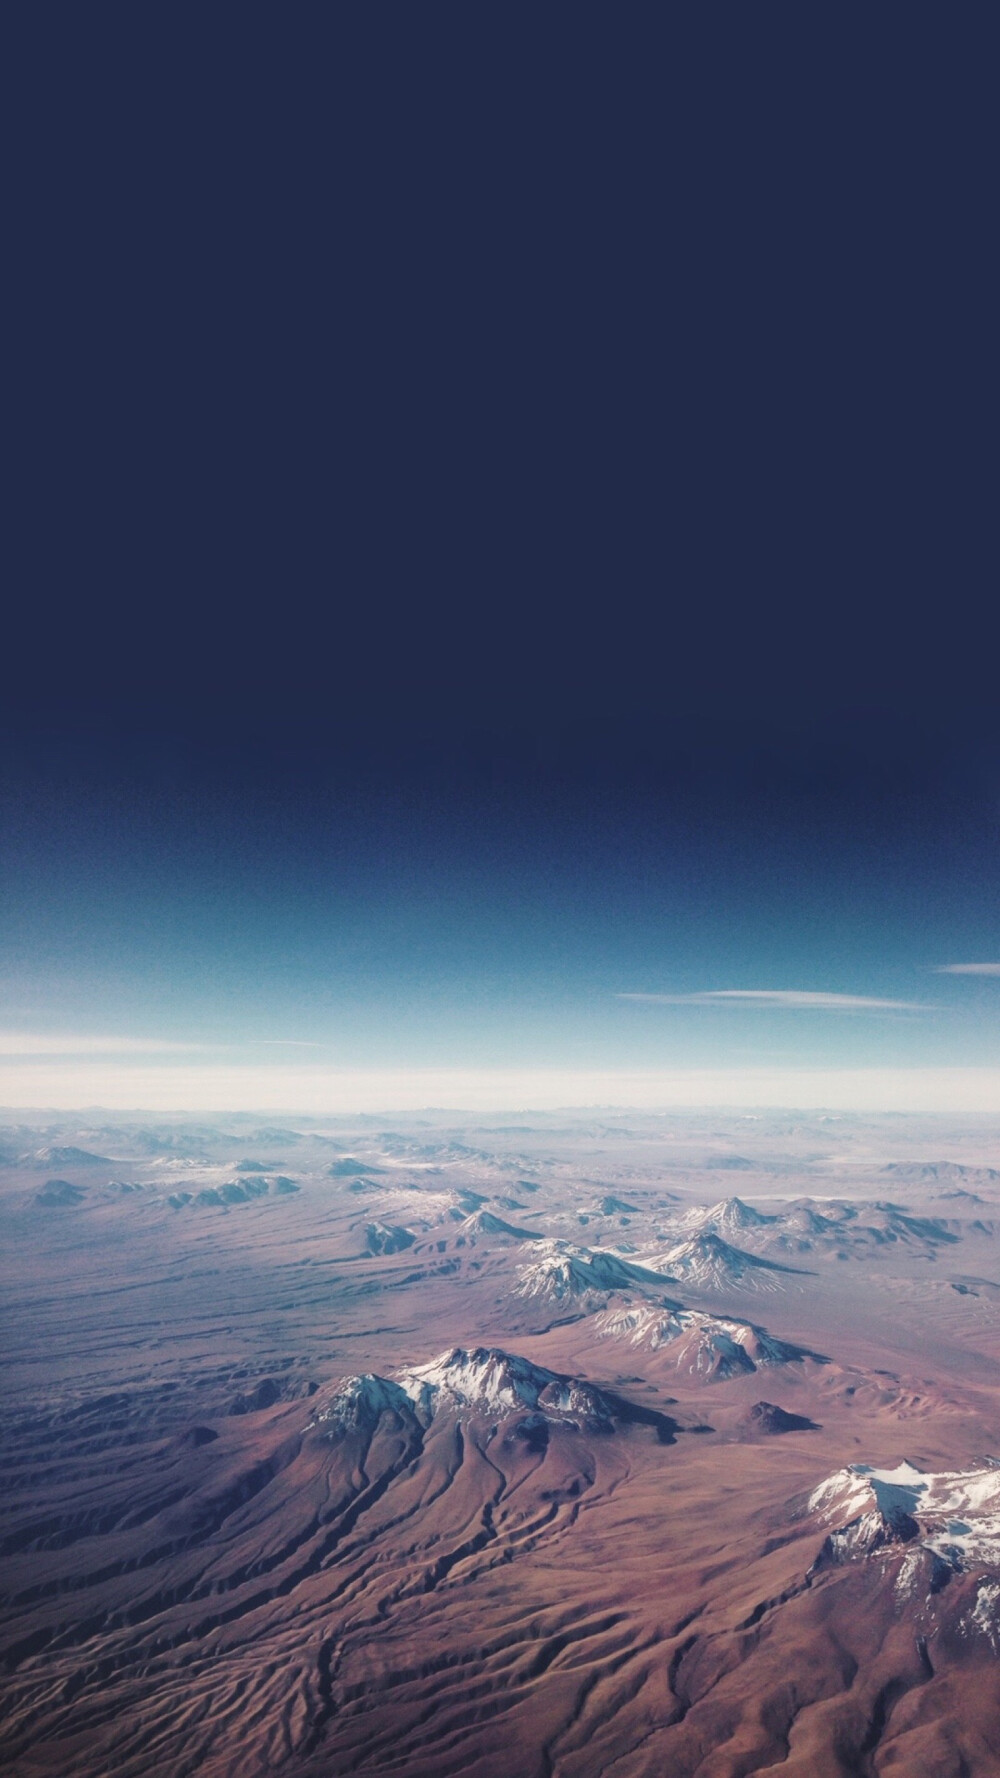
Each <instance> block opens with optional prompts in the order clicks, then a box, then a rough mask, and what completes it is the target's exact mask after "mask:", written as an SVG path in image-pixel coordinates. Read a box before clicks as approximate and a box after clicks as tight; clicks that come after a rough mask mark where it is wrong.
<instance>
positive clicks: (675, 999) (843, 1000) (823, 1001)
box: [616, 988, 940, 1013]
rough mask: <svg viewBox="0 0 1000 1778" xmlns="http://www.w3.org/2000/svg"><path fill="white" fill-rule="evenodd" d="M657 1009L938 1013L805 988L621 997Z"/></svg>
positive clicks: (914, 1004) (919, 1005)
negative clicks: (745, 1008)
mask: <svg viewBox="0 0 1000 1778" xmlns="http://www.w3.org/2000/svg"><path fill="white" fill-rule="evenodd" d="M616 998H617V999H618V1000H642V1001H648V1002H652V1003H653V1004H654V1005H658V1006H764V1007H782V1008H786V1009H787V1010H788V1011H790V1012H859V1013H865V1012H874V1013H880V1012H938V1011H939V1010H940V1008H938V1007H936V1006H929V1005H926V1004H924V1003H923V1002H922V1001H918V1000H880V999H876V998H875V997H874V996H872V995H869V994H821V993H811V992H809V991H807V990H805V989H802V988H714V989H711V990H707V991H705V992H704V993H699V994H639V993H632V994H618V995H617V996H616Z"/></svg>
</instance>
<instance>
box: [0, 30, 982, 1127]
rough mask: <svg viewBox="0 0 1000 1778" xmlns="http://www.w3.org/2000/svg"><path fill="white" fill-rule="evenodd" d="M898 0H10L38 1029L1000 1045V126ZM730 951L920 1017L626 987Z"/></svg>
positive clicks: (321, 1042) (743, 1055)
mask: <svg viewBox="0 0 1000 1778" xmlns="http://www.w3.org/2000/svg"><path fill="white" fill-rule="evenodd" d="M894 18H895V15H892V16H890V14H888V13H882V14H879V15H878V17H877V18H875V19H874V20H872V19H868V20H866V21H865V23H864V29H863V31H862V28H861V24H860V21H859V20H852V19H838V20H832V19H829V20H826V21H825V22H824V21H818V22H817V21H815V20H814V21H812V22H804V21H803V20H802V18H801V16H800V15H799V14H798V13H795V14H793V13H792V12H791V11H787V12H786V11H781V10H779V11H778V12H776V13H772V14H769V15H767V16H760V15H758V16H756V17H752V16H750V15H748V14H746V13H745V12H743V11H741V10H738V9H736V8H733V9H732V10H731V11H728V12H726V11H724V12H723V13H721V14H715V15H713V17H712V19H711V20H703V21H699V20H696V19H695V18H694V17H693V16H692V17H689V18H682V17H680V16H679V15H678V16H670V17H668V16H666V15H663V14H662V13H659V12H654V11H653V10H652V9H650V10H643V9H640V10H636V11H633V12H631V13H629V14H628V15H627V16H625V17H619V18H615V19H612V17H611V15H610V14H608V13H606V12H601V11H598V10H597V9H594V10H593V11H591V10H590V9H588V8H586V7H584V8H573V9H572V10H568V9H562V8H558V7H557V8H553V9H548V10H547V11H546V12H545V13H544V14H543V15H541V16H540V17H536V18H533V19H532V20H531V21H530V24H529V21H528V20H527V18H526V17H518V16H514V17H509V16H508V17H504V18H503V19H501V18H500V17H499V16H497V17H494V18H492V19H479V20H478V21H472V20H470V17H469V15H468V13H467V12H465V11H462V10H460V9H457V8H451V7H443V8H439V9H436V10H435V11H434V13H433V14H431V15H428V14H426V13H425V14H423V15H420V16H418V15H414V14H411V13H408V12H405V11H404V10H403V9H398V10H393V9H387V10H385V11H383V12H379V13H378V14H377V15H371V14H368V15H367V16H366V17H365V18H362V17H361V15H358V16H357V17H355V18H348V17H347V16H346V15H344V14H339V15H336V16H333V15H319V14H312V13H302V14H299V15H296V17H295V18H294V19H288V20H284V21H281V22H280V28H279V22H278V21H277V20H276V19H275V18H271V19H270V20H266V19H263V20H256V21H255V20H254V18H253V17H251V16H250V15H249V14H247V13H246V12H241V13H240V14H239V15H236V14H235V13H234V14H233V15H232V18H231V20H230V21H229V23H231V25H232V29H230V28H229V23H227V22H226V21H227V19H229V15H228V13H227V12H226V9H220V10H219V11H218V12H213V13H212V14H211V15H210V16H209V18H208V19H207V20H201V21H199V24H198V29H197V37H198V42H197V44H195V43H194V42H193V36H194V31H193V27H192V25H191V24H190V22H185V21H184V20H183V19H180V20H178V19H176V18H174V19H171V20H167V19H166V18H160V19H156V20H149V19H145V20H139V19H137V18H136V16H135V15H134V14H133V13H129V12H126V10H124V9H116V8H114V7H112V8H111V9H108V10H106V11H105V12H102V14H101V16H100V18H98V19H95V18H93V17H91V18H90V19H88V20H82V19H81V18H80V16H79V15H76V14H74V13H72V12H71V11H69V9H67V10H66V12H65V14H64V16H63V24H64V26H65V30H64V31H62V32H59V33H42V32H36V33H34V34H33V33H32V32H31V31H30V28H29V27H27V26H26V27H24V30H23V36H22V37H21V39H20V40H19V41H18V43H17V44H16V46H15V51H16V62H17V66H18V67H19V69H20V71H21V78H22V86H23V93H24V96H25V100H26V102H25V104H24V106H23V109H22V112H21V115H20V120H19V129H20V135H19V166H20V168H21V192H20V196H21V213H20V216H19V218H18V220H17V226H18V231H19V239H20V241H21V243H22V248H23V250H22V252H21V254H20V256H19V258H18V264H19V268H20V269H19V273H18V290H17V295H18V297H19V299H20V321H19V324H18V331H17V361H18V362H17V377H16V389H15V395H16V398H17V399H16V400H15V403H14V411H15V414H16V421H15V425H16V430H17V453H16V465H15V472H14V477H13V483H12V492H13V497H14V498H13V506H14V511H15V519H16V537H15V548H14V558H13V561H14V566H13V577H14V586H15V598H14V601H13V603H14V613H13V621H12V625H11V631H10V636H9V643H10V649H9V658H8V666H7V670H6V674H5V681H6V683H5V694H6V698H5V705H4V711H3V715H2V723H3V739H4V768H3V772H4V776H3V789H4V816H3V820H4V826H3V836H4V845H5V860H6V864H5V871H4V881H5V896H6V919H5V924H4V940H3V945H4V950H3V958H2V967H3V982H4V988H5V1003H6V1006H7V1013H6V1015H5V1019H4V1023H5V1026H6V1027H7V1028H8V1030H9V1031H10V1032H11V1033H19V1032H21V1033H29V1034H30V1033H34V1034H35V1036H36V1038H37V1039H38V1041H41V1040H42V1038H43V1037H44V1038H46V1039H47V1041H49V1042H50V1043H51V1042H55V1041H56V1040H57V1039H58V1037H59V1034H70V1035H74V1036H75V1039H76V1040H77V1041H78V1053H79V1054H81V1055H82V1054H86V1053H87V1049H86V1046H87V1044H88V1043H89V1044H90V1045H91V1049H92V1050H93V1046H94V1044H95V1043H97V1042H98V1041H104V1042H107V1041H109V1040H110V1039H113V1038H120V1039H121V1040H122V1042H123V1044H124V1043H125V1041H126V1040H130V1041H132V1042H135V1041H137V1040H139V1039H142V1040H144V1041H145V1040H149V1041H150V1042H153V1041H156V1042H159V1043H163V1044H166V1043H173V1044H179V1045H180V1044H184V1045H205V1046H216V1047H215V1048H212V1049H206V1050H205V1051H204V1052H203V1054H204V1055H205V1056H209V1057H210V1056H216V1057H220V1056H223V1055H224V1056H226V1057H227V1058H231V1059H233V1060H234V1062H237V1061H240V1060H241V1059H242V1061H244V1062H247V1061H248V1060H256V1059H257V1056H258V1052H259V1053H260V1055H262V1056H264V1057H265V1058H266V1059H267V1060H268V1062H270V1061H271V1059H275V1061H278V1060H280V1059H281V1058H280V1053H279V1052H280V1049H281V1046H278V1045H276V1044H275V1043H274V1041H273V1040H277V1039H281V1040H283V1043H284V1046H285V1050H284V1053H285V1054H286V1055H287V1054H288V1053H290V1051H291V1049H292V1048H293V1047H294V1046H301V1049H302V1053H303V1055H304V1054H306V1046H307V1045H311V1046H315V1048H313V1049H311V1050H310V1051H309V1052H308V1053H309V1054H310V1056H312V1057H313V1058H314V1059H315V1060H316V1061H317V1063H319V1062H320V1061H329V1063H330V1064H331V1065H336V1066H338V1067H346V1066H357V1067H361V1068H375V1069H377V1068H381V1067H384V1068H387V1069H394V1070H400V1069H403V1070H406V1069H416V1068H419V1067H421V1066H424V1065H430V1064H434V1065H440V1066H446V1067H455V1068H460V1067H464V1068H490V1067H503V1068H513V1067H518V1068H524V1069H527V1070H529V1071H530V1070H531V1069H533V1068H567V1069H573V1068H581V1069H583V1068H585V1069H594V1070H602V1069H603V1070H612V1071H613V1070H615V1069H635V1068H640V1069H643V1068H645V1069H657V1068H660V1067H662V1068H665V1069H673V1070H676V1069H678V1068H684V1067H698V1068H706V1067H709V1068H710V1067H719V1068H723V1067H724V1068H736V1069H739V1068H744V1067H752V1066H763V1065H767V1066H774V1067H779V1068H792V1067H795V1066H805V1065H809V1066H816V1067H831V1066H838V1067H839V1066H850V1067H859V1068H866V1069H871V1070H878V1069H883V1070H884V1069H886V1068H895V1067H916V1066H935V1067H940V1066H955V1067H975V1066H979V1067H984V1066H989V1067H994V1066H997V1065H998V1064H1000V1053H998V1052H1000V1022H998V1016H997V1015H998V1003H1000V982H998V981H997V980H996V978H995V977H991V976H990V975H976V976H973V975H963V976H949V975H941V974H936V973H934V970H935V966H940V965H944V964H951V963H966V962H987V963H988V962H995V961H996V960H997V959H998V958H1000V930H998V927H1000V919H998V907H997V888H996V885H997V880H998V870H997V867H998V863H1000V858H998V821H1000V717H998V712H997V705H998V700H997V697H996V659H997V649H996V643H997V618H996V615H995V609H996V595H995V588H996V582H997V575H996V566H997V564H996V541H995V518H994V516H993V515H994V512H995V447H994V445H993V443H992V434H993V430H994V421H993V415H994V414H995V412H996V397H997V386H996V385H997V349H996V338H995V327H994V323H993V317H994V315H995V313H996V310H997V296H998V294H1000V293H998V292H997V289H996V283H997V279H996V253H995V248H994V247H993V246H992V245H991V235H990V231H989V230H988V228H986V227H985V225H984V222H985V217H986V215H987V214H988V213H989V209H990V207H991V194H990V191H989V187H988V168H989V166H990V165H991V164H993V161H994V154H993V149H991V146H990V136H991V132H992V131H993V130H994V129H995V125H994V123H993V122H992V121H991V118H992V106H991V105H990V104H989V102H988V100H989V95H988V94H987V93H986V92H985V91H981V90H980V89H979V86H978V84H977V83H978V80H979V76H978V73H977V70H978V68H979V66H980V65H985V61H984V53H985V48H986V46H985V45H979V46H977V45H976V43H974V42H973V41H972V40H971V39H972V38H973V37H974V36H975V28H974V26H973V24H972V23H970V20H969V19H968V18H966V19H964V20H960V21H955V22H953V23H951V24H949V32H948V34H947V35H946V34H945V33H944V31H943V28H938V27H937V26H935V28H934V29H933V30H931V29H929V28H928V29H927V30H926V31H925V29H924V27H923V26H922V25H921V23H920V21H919V20H918V19H916V18H915V17H914V16H913V14H912V12H908V13H906V14H905V15H904V14H902V13H900V15H899V17H898V19H896V22H895V24H894V23H893V19H894ZM897 26H898V27H899V28H898V29H897ZM981 52H983V53H981ZM994 149H995V144H994ZM729 990H745V991H746V990H762V991H768V992H798V993H801V992H811V993H822V994H826V995H837V994H840V995H851V996H855V997H860V998H862V999H874V1000H878V999H885V1000H890V1001H902V1002H907V1003H910V1002H912V1003H915V1009H914V1010H899V1009H894V1008H877V1007H868V1008H854V1009H853V1010H845V1009H844V1008H843V1007H839V1008H838V1007H837V1006H836V1004H835V1003H833V1002H831V1003H830V1004H828V1005H825V1006H820V1005H817V1004H816V1003H810V1004H808V1005H807V1006H803V1005H802V1004H801V1003H787V1004H783V1005H779V1004H775V1003H774V1002H770V1003H759V1002H751V1001H742V1002H739V1003H734V1002H732V1001H730V1002H729V1003H725V1002H723V1003H720V1002H708V1003H706V1002H703V1001H696V1002H691V1001H684V1000H683V999H679V998H674V999H671V1000H667V1001H664V1002H642V1001H634V1000H626V999H621V998H619V996H621V995H624V994H630V993H637V994H662V995H667V996H674V997H682V996H685V995H704V994H711V993H717V992H720V991H729ZM928 1006H929V1007H932V1008H939V1010H931V1011H927V1010H916V1008H923V1007H928ZM9 1047H11V1048H14V1047H16V1045H14V1044H13V1043H12V1044H11V1045H10V1046H9ZM102 1053H103V1054H104V1055H105V1061H104V1063H103V1064H102V1066H103V1067H104V1068H105V1069H106V1070H107V1071H108V1073H107V1079H108V1091H109V1100H108V1102H112V1100H111V1092H112V1084H113V1083H112V1075H113V1073H114V1069H115V1068H116V1067H117V1066H118V1065H119V1061H118V1060H116V1059H115V1056H114V1055H113V1054H112V1052H111V1051H110V1050H106V1051H104V1052H102ZM123 1053H126V1052H124V1051H123ZM170 1053H171V1054H175V1055H177V1056H179V1055H180V1054H181V1052H180V1051H174V1052H170ZM192 1055H193V1056H195V1061H196V1060H197V1057H196V1055H195V1052H192ZM119 1060H120V1058H119ZM66 1066H67V1067H69V1063H67V1064H66ZM11 1078H12V1079H13V1077H11ZM66 1078H67V1079H68V1078H69V1076H68V1075H67V1077H66ZM26 1080H27V1077H26V1076H19V1077H18V1082H17V1083H15V1085H17V1088H18V1090H22V1089H23V1090H27V1087H26V1086H25V1081H26ZM46 1082H47V1085H48V1087H49V1088H50V1089H51V1090H53V1091H54V1090H55V1089H54V1087H53V1086H52V1081H51V1077H46ZM86 1084H87V1087H88V1096H90V1097H93V1096H94V1094H93V1093H90V1092H89V1089H90V1088H91V1087H93V1085H94V1083H93V1079H92V1077H91V1076H88V1078H87V1083H86ZM98 1084H99V1083H98ZM39 1090H41V1083H40V1084H39ZM81 1090H82V1088H81ZM12 1091H13V1088H12ZM2 1096H3V1095H2V1093H0V1097H2Z"/></svg>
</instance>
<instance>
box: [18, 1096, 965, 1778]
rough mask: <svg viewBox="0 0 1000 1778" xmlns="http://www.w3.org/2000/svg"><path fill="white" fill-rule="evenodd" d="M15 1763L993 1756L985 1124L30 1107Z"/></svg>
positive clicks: (750, 1765) (800, 1765) (390, 1767)
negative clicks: (83, 1112) (96, 1119)
mask: <svg viewBox="0 0 1000 1778" xmlns="http://www.w3.org/2000/svg"><path fill="white" fill-rule="evenodd" d="M3 1144H4V1149H3V1153H4V1165H3V1199H2V1218H3V1240H4V1249H5V1251H6V1253H7V1255H8V1261H7V1290H6V1292H5V1300H4V1310H3V1314H4V1337H3V1364H4V1389H3V1418H4V1437H3V1449H4V1459H3V1529H2V1548H3V1571H2V1572H3V1589H2V1609H3V1659H4V1680H3V1698H4V1708H3V1726H2V1730H0V1748H2V1757H3V1761H4V1769H5V1771H7V1772H9V1773H10V1774H11V1778H49V1775H54V1774H60V1775H62V1774H67V1773H73V1774H75V1775H76V1778H102V1775H103V1774H105V1773H112V1772H113V1773H116V1774H121V1775H122V1778H146V1775H149V1774H156V1778H183V1775H186V1774H189V1773H195V1772H198V1773H203V1774H206V1775H211V1778H250V1775H251V1774H264V1773H270V1772H280V1773H282V1774H284V1775H287V1778H332V1775H334V1774H336V1775H337V1778H340V1775H342V1774H348V1773H358V1774H369V1773H370V1774H375V1773H379V1774H392V1773H395V1774H400V1775H403V1774H405V1775H406V1778H432V1775H434V1778H437V1775H439V1774H440V1775H444V1774H451V1773H454V1774H458V1773H470V1774H476V1775H477V1778H500V1775H501V1774H507V1773H510V1772H511V1771H516V1772H518V1773H519V1774H523V1775H524V1778H598V1775H600V1774H604V1773H609V1774H614V1778H664V1775H666V1774H669V1775H670V1778H696V1775H697V1778H743V1775H745V1774H750V1773H765V1772H775V1773H776V1772H778V1771H779V1770H780V1771H781V1772H782V1773H783V1774H786V1773H787V1774H789V1778H791V1774H801V1775H802V1778H807V1775H808V1778H842V1775H847V1774H876V1773H878V1774H883V1773H884V1774H897V1773H898V1774H900V1775H901V1778H902V1775H905V1778H969V1775H977V1778H978V1775H980V1774H988V1773H994V1772H998V1771H1000V1735H998V1727H997V1725H998V1721H1000V1666H998V1661H997V1656H998V1653H1000V1382H998V1373H997V1357H998V1353H1000V1319H998V1304H1000V1128H998V1126H997V1123H996V1120H992V1119H990V1118H988V1117H981V1118H979V1119H975V1118H971V1119H965V1120H964V1121H963V1122H962V1123H961V1124H960V1125H959V1124H958V1123H956V1122H955V1121H954V1120H951V1121H949V1120H948V1119H946V1118H942V1117H936V1118H935V1117H923V1118H921V1117H918V1116H876V1115H868V1116H852V1115H843V1116H838V1117H832V1116H828V1117H823V1116H819V1115H817V1116H815V1117H811V1116H809V1115H806V1114H802V1113H795V1114H789V1115H788V1116H780V1115H776V1114H769V1113H768V1114H762V1115H760V1116H756V1117H747V1116H738V1115H735V1114H734V1115H732V1116H728V1115H727V1116H723V1115H721V1114H713V1113H707V1112H703V1113H691V1114H681V1113H669V1114H663V1115H656V1114H651V1113H628V1112H622V1113H615V1112H609V1113H607V1114H606V1115H604V1116H594V1115H593V1114H586V1115H584V1114H579V1113H567V1114H565V1115H558V1114H541V1113H539V1114H532V1116H531V1118H530V1121H528V1122H525V1121H523V1120H520V1121H515V1120H514V1119H513V1118H510V1119H503V1118H496V1119H493V1120H490V1121H489V1123H475V1122H472V1121H470V1119H469V1118H468V1116H465V1117H464V1118H460V1117H458V1116H457V1115H449V1114H447V1113H440V1114H439V1113H433V1114H432V1113H428V1114H426V1115H424V1116H421V1117H416V1116H413V1115H409V1116H407V1117H406V1118H404V1119H397V1120H396V1124H395V1127H393V1128H392V1129H390V1128H388V1127H385V1126H384V1124H383V1123H381V1122H380V1121H379V1120H378V1119H375V1118H355V1119H353V1120H352V1119H347V1118H331V1119H329V1120H325V1121H324V1120H322V1119H319V1118H312V1119H305V1120H302V1119H300V1120H298V1121H297V1122H295V1123H294V1124H293V1123H292V1122H287V1123H285V1122H278V1123H276V1124H274V1125H270V1126H267V1125H265V1126H263V1127H262V1126H261V1125H260V1124H259V1123H255V1122H254V1121H253V1120H252V1119H251V1118H249V1117H247V1116H245V1115H243V1116H240V1117H236V1118H230V1119H228V1120H220V1121H218V1122H193V1121H184V1120H183V1119H179V1118H173V1119H168V1120H166V1121H160V1122H157V1123H150V1124H139V1123H136V1122H134V1121H128V1120H126V1119H124V1118H121V1119H118V1120H117V1121H104V1122H103V1123H102V1124H100V1125H95V1124H93V1123H91V1124H86V1123H83V1122H81V1121H80V1120H76V1121H62V1122H60V1123H58V1124H55V1123H50V1124H48V1125H46V1126H41V1125H39V1126H36V1127H30V1126H28V1125H26V1124H21V1125H17V1126H11V1127H10V1128H8V1129H6V1130H5V1131H4V1132H3Z"/></svg>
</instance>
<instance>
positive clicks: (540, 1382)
mask: <svg viewBox="0 0 1000 1778" xmlns="http://www.w3.org/2000/svg"><path fill="white" fill-rule="evenodd" d="M444 1408H451V1409H453V1410H458V1411H462V1410H472V1411H473V1412H478V1413H487V1414H491V1415H504V1416H506V1415H508V1414H511V1413H515V1412H517V1411H518V1410H519V1409H528V1410H531V1411H532V1412H535V1413H540V1414H542V1415H544V1417H545V1418H546V1419H554V1420H559V1419H561V1418H564V1417H568V1416H580V1417H582V1418H584V1419H586V1420H588V1421H590V1422H591V1423H593V1422H599V1423H601V1424H610V1420H611V1408H610V1404H609V1403H608V1401H607V1400H606V1399H605V1397H604V1395H603V1393H602V1392H601V1390H599V1389H594V1388H592V1387H591V1386H590V1385H589V1384H588V1383H583V1382H580V1381H578V1380H577V1379H575V1378H573V1377H564V1376H560V1375H559V1373H558V1372H556V1371H550V1370H546V1369H545V1367H544V1366H542V1365H539V1364H532V1363H531V1361H530V1359H527V1358H521V1357H519V1356H518V1355H517V1354H516V1353H513V1352H504V1351H501V1350H500V1348H499V1347H495V1346H493V1347H488V1346H476V1347H474V1348H472V1349H471V1350H467V1349H466V1348H465V1347H462V1346H456V1347H454V1348H453V1349H452V1350H451V1351H450V1352H442V1353H441V1354H440V1355H439V1356H438V1357H437V1358H433V1359H431V1360H430V1362H429V1363H427V1364H418V1365H411V1366H409V1367H407V1368H406V1369H405V1370H401V1371H398V1372H397V1373H396V1375H395V1376H394V1377H377V1376H374V1375H372V1374H368V1375H364V1376H358V1377H348V1378H347V1380H346V1382H344V1383H342V1384H341V1385H340V1387H339V1388H338V1389H337V1390H336V1391H335V1393H334V1394H333V1396H332V1397H331V1398H330V1400H329V1402H328V1403H327V1404H326V1406H325V1407H323V1408H321V1409H320V1411H319V1412H318V1413H317V1415H316V1421H317V1423H318V1424H321V1425H323V1424H331V1425H332V1426H333V1427H334V1428H335V1429H336V1430H338V1431H341V1432H348V1431H352V1430H359V1431H362V1432H370V1431H371V1430H372V1428H373V1427H374V1426H375V1425H376V1424H377V1422H378V1420H379V1419H380V1417H381V1415H382V1414H384V1413H395V1414H397V1415H401V1416H402V1417H403V1418H404V1419H409V1420H410V1421H411V1422H412V1421H414V1420H415V1421H417V1422H419V1424H420V1425H422V1426H424V1427H427V1426H429V1425H430V1423H431V1421H432V1420H433V1419H434V1417H435V1415H436V1414H438V1413H439V1412H440V1411H441V1410H442V1409H444Z"/></svg>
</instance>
